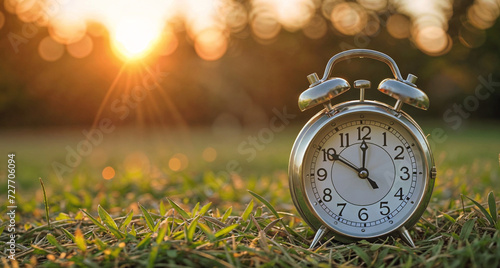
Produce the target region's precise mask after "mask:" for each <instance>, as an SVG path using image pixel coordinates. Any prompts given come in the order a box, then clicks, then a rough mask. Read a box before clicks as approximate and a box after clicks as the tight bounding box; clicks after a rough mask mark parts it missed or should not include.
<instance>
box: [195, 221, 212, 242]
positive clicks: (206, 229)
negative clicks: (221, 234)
mask: <svg viewBox="0 0 500 268" xmlns="http://www.w3.org/2000/svg"><path fill="white" fill-rule="evenodd" d="M198 227H200V229H201V231H203V233H205V235H206V236H207V238H208V240H209V241H210V242H213V241H214V240H215V235H214V233H213V232H212V230H210V228H209V227H208V225H206V224H204V223H201V222H198Z"/></svg>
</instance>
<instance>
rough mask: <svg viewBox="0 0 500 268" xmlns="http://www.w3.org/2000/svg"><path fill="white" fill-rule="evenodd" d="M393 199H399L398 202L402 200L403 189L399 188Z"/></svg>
mask: <svg viewBox="0 0 500 268" xmlns="http://www.w3.org/2000/svg"><path fill="white" fill-rule="evenodd" d="M394 197H399V200H403V188H402V187H399V190H398V191H397V192H396V194H395V195H394Z"/></svg>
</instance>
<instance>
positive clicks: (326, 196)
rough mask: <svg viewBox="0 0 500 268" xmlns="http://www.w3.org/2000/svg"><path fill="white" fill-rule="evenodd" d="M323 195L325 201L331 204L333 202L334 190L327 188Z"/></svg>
mask: <svg viewBox="0 0 500 268" xmlns="http://www.w3.org/2000/svg"><path fill="white" fill-rule="evenodd" d="M323 194H324V196H323V201H325V202H330V201H332V189H330V188H325V189H324V190H323Z"/></svg>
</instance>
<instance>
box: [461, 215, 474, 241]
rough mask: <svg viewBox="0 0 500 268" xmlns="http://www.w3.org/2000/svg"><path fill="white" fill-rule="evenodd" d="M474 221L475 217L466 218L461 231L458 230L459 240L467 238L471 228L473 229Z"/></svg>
mask: <svg viewBox="0 0 500 268" xmlns="http://www.w3.org/2000/svg"><path fill="white" fill-rule="evenodd" d="M475 222H476V219H472V220H468V221H467V222H466V223H464V225H463V226H462V231H460V240H467V239H469V236H470V234H471V232H472V229H474V223H475Z"/></svg>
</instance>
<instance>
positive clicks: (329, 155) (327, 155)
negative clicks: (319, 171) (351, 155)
mask: <svg viewBox="0 0 500 268" xmlns="http://www.w3.org/2000/svg"><path fill="white" fill-rule="evenodd" d="M321 151H323V162H326V161H327V160H328V161H333V155H334V154H337V152H336V151H335V149H333V148H328V149H326V150H325V149H322V150H321Z"/></svg>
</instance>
